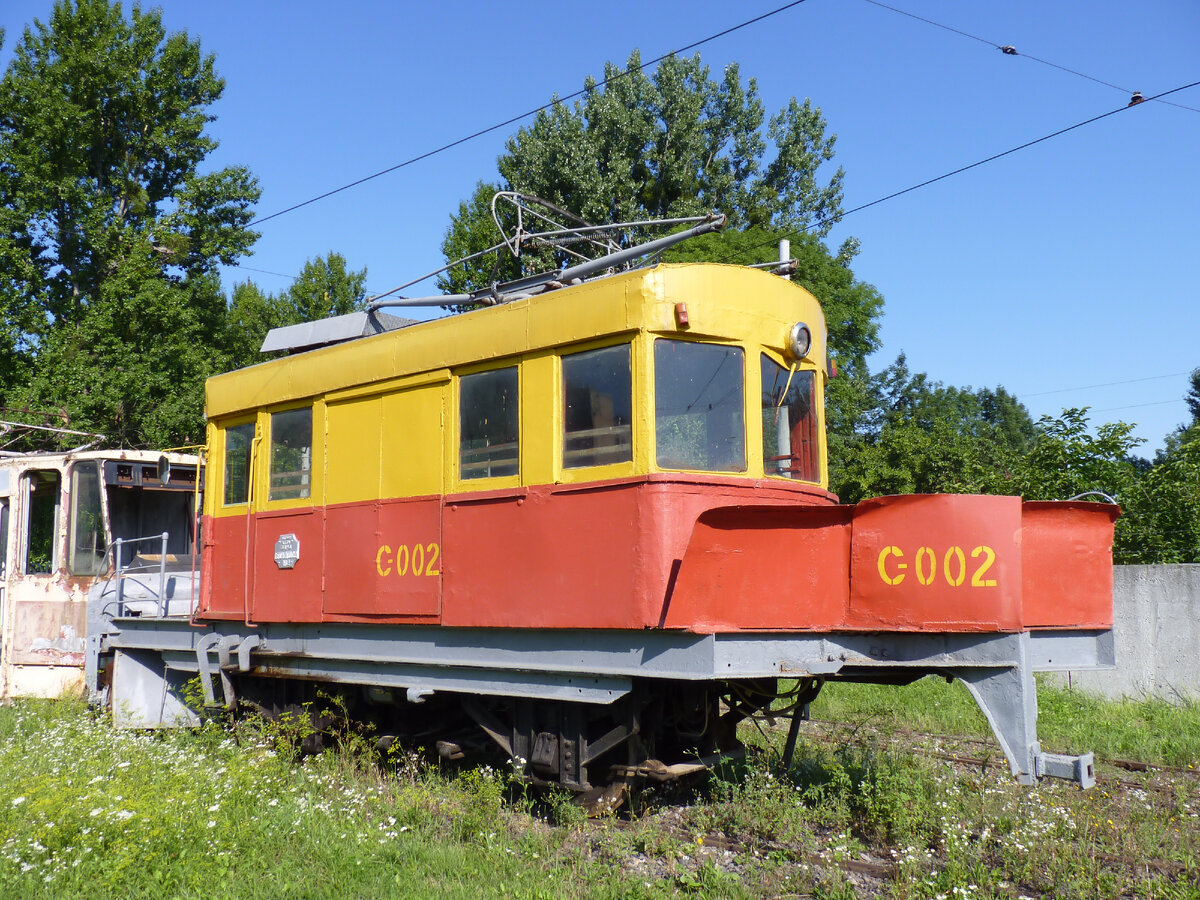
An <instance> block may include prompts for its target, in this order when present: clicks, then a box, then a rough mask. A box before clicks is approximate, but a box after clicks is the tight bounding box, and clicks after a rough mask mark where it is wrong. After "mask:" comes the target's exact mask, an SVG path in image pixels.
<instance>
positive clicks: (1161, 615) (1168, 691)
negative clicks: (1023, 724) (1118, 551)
mask: <svg viewBox="0 0 1200 900" xmlns="http://www.w3.org/2000/svg"><path fill="white" fill-rule="evenodd" d="M1113 616H1114V619H1113V623H1114V624H1113V637H1114V642H1115V644H1116V652H1117V667H1116V668H1115V669H1108V670H1101V671H1098V672H1068V673H1065V674H1063V675H1059V676H1052V680H1055V681H1059V682H1060V683H1065V684H1070V685H1071V686H1073V687H1077V688H1080V689H1081V690H1085V691H1088V692H1089V693H1094V694H1099V695H1101V696H1104V697H1113V698H1118V697H1134V698H1139V699H1141V698H1145V697H1159V698H1161V699H1163V700H1167V701H1169V702H1172V703H1176V702H1179V701H1181V700H1183V699H1190V700H1200V565H1177V566H1115V567H1114V569H1113Z"/></svg>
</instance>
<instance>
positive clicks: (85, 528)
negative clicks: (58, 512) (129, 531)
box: [67, 463, 108, 575]
mask: <svg viewBox="0 0 1200 900" xmlns="http://www.w3.org/2000/svg"><path fill="white" fill-rule="evenodd" d="M69 546H70V548H71V552H70V555H69V557H68V559H67V568H69V569H70V571H71V574H72V575H99V574H100V572H101V571H102V568H103V565H104V556H105V551H106V550H107V548H108V545H107V542H106V540H105V537H104V512H103V510H102V509H101V507H100V466H99V464H98V463H79V464H78V465H76V466H75V468H73V469H72V470H71V526H70V544H69Z"/></svg>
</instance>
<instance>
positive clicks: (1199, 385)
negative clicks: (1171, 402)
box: [1156, 369, 1200, 462]
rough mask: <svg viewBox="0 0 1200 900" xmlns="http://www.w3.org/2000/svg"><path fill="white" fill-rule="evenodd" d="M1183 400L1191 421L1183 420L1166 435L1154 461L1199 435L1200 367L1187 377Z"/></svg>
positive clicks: (1172, 452)
mask: <svg viewBox="0 0 1200 900" xmlns="http://www.w3.org/2000/svg"><path fill="white" fill-rule="evenodd" d="M1183 401H1184V403H1186V404H1187V408H1188V413H1189V414H1190V415H1191V417H1192V418H1191V421H1190V422H1184V423H1183V424H1182V425H1180V426H1179V427H1178V428H1176V429H1175V430H1174V431H1172V432H1171V433H1170V434H1168V435H1167V438H1166V441H1165V446H1164V447H1163V449H1162V450H1160V451H1159V453H1158V458H1157V459H1156V462H1164V461H1165V460H1166V459H1167V458H1168V457H1170V456H1172V455H1173V454H1174V453H1175V452H1176V451H1178V450H1179V449H1180V447H1182V446H1183V444H1185V443H1186V442H1187V441H1188V440H1190V439H1191V438H1192V437H1195V436H1198V435H1200V369H1192V374H1191V375H1190V376H1189V377H1188V391H1187V394H1186V395H1184V398H1183Z"/></svg>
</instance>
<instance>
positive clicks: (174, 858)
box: [0, 679, 1200, 900]
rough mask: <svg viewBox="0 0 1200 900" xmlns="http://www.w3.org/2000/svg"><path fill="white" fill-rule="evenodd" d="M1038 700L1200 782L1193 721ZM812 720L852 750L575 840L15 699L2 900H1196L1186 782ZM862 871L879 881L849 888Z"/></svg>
mask: <svg viewBox="0 0 1200 900" xmlns="http://www.w3.org/2000/svg"><path fill="white" fill-rule="evenodd" d="M926 682H928V683H926ZM1039 693H1040V700H1041V708H1042V715H1043V721H1042V737H1043V740H1044V741H1045V742H1046V743H1048V744H1050V745H1051V746H1054V747H1061V749H1068V748H1069V749H1074V750H1083V749H1096V750H1098V751H1100V752H1101V754H1102V755H1107V754H1106V753H1105V751H1103V750H1101V747H1100V746H1097V745H1098V744H1100V742H1101V741H1104V742H1106V743H1105V746H1108V747H1113V748H1121V755H1126V756H1128V755H1134V756H1137V755H1139V754H1140V755H1141V758H1144V759H1146V760H1147V761H1156V762H1167V763H1170V764H1172V765H1180V766H1183V767H1187V766H1188V765H1193V766H1194V765H1197V764H1200V753H1197V750H1198V748H1200V739H1198V737H1197V735H1198V733H1200V709H1197V708H1196V707H1195V706H1194V705H1193V706H1184V707H1167V706H1166V705H1165V704H1155V703H1135V704H1111V703H1104V702H1102V701H1092V700H1089V699H1087V698H1086V697H1084V696H1082V695H1078V694H1075V693H1073V692H1069V691H1063V690H1058V689H1051V688H1044V689H1042V690H1041V691H1040V692H1039ZM964 698H965V700H964ZM813 714H814V718H816V719H821V720H825V721H837V722H839V723H843V724H844V725H845V726H847V727H848V728H849V729H850V732H851V733H852V736H850V737H846V732H845V731H844V730H843V731H842V739H841V740H840V741H839V742H838V743H836V744H834V745H827V744H825V743H822V742H821V741H818V740H815V739H814V738H815V735H814V736H810V737H805V738H803V739H802V740H801V742H800V745H799V748H798V752H797V757H796V760H795V762H794V764H793V766H792V768H791V770H790V771H783V769H782V768H781V766H780V764H779V754H778V750H779V745H780V744H781V743H782V733H781V731H780V730H778V729H777V730H775V731H766V732H765V735H761V736H760V735H758V733H757V732H753V731H751V732H748V734H747V736H748V737H753V738H755V739H756V740H757V742H758V744H759V752H757V753H753V754H751V756H750V757H749V759H748V761H747V762H745V763H743V764H739V765H737V766H732V767H729V768H727V769H725V770H722V771H718V772H714V773H712V774H711V775H710V776H709V777H708V779H707V780H706V781H704V782H703V783H702V784H701V785H699V786H698V787H696V788H694V789H693V790H692V792H691V793H684V792H682V791H681V789H680V788H678V787H670V786H665V787H656V788H652V789H646V790H643V791H641V792H639V793H637V794H636V795H635V796H634V797H633V798H631V804H630V806H629V810H628V814H627V815H624V816H623V817H621V818H616V817H610V818H608V819H602V820H599V821H594V822H584V821H583V820H582V817H581V816H580V815H579V812H578V810H577V809H576V808H575V807H574V806H573V805H571V803H570V802H569V801H568V800H567V799H566V798H565V797H564V796H562V795H551V796H549V797H544V798H539V797H534V796H533V795H531V794H529V793H527V792H526V791H524V790H523V789H522V788H521V787H520V785H519V784H518V783H517V782H516V781H515V780H514V779H512V778H511V777H510V776H509V774H508V773H505V772H500V771H495V770H492V769H490V768H487V767H483V768H474V769H465V770H461V771H443V770H441V769H439V768H438V766H437V765H436V763H427V762H425V761H423V760H422V759H421V758H419V757H417V756H412V755H409V756H404V755H401V756H398V757H397V758H395V759H393V760H391V761H390V764H389V765H387V766H384V767H382V768H381V767H379V766H377V765H375V764H374V763H373V762H371V761H370V760H368V759H367V756H366V754H365V753H364V752H363V745H362V742H359V741H356V740H355V739H354V736H353V735H344V736H343V738H344V739H343V742H342V749H340V750H338V751H331V752H327V753H325V754H322V755H320V756H317V757H309V758H306V759H305V760H302V761H301V760H296V759H294V758H293V757H292V754H291V753H290V752H289V746H288V743H287V741H286V740H284V738H286V737H287V735H286V734H281V733H280V732H279V731H272V730H271V729H266V730H264V729H262V728H261V727H259V728H255V727H246V726H239V727H238V728H236V729H227V728H224V727H220V726H218V725H215V724H210V725H208V726H206V727H204V728H202V729H200V730H198V731H195V732H157V733H147V732H118V731H114V730H113V729H112V727H111V725H110V723H109V722H108V721H107V719H106V718H105V717H103V716H97V715H95V714H93V713H92V712H91V711H89V710H88V709H87V708H86V707H84V706H83V705H82V704H81V703H78V702H70V701H59V702H56V703H48V702H44V701H21V702H18V703H15V704H13V705H11V706H8V707H4V708H0V896H3V897H5V898H26V897H28V898H41V897H47V898H49V897H53V898H75V897H80V898H84V897H86V898H106V897H154V898H158V897H180V898H187V897H205V898H214V897H215V898H221V897H238V898H273V897H288V898H291V897H300V898H325V897H329V898H333V897H337V898H339V900H344V898H346V897H439V898H440V897H507V896H511V897H528V898H551V897H554V898H557V897H666V896H678V895H687V896H696V897H712V898H717V897H776V896H794V897H804V896H813V897H846V898H848V897H859V896H886V897H896V898H935V897H938V898H942V900H950V898H955V900H957V898H967V897H1005V898H1016V897H1021V896H1028V897H1033V896H1056V897H1065V898H1073V897H1110V896H1111V897H1119V896H1133V897H1162V898H1200V874H1198V873H1200V779H1197V778H1187V777H1183V776H1179V777H1176V778H1173V779H1168V780H1166V781H1162V780H1161V779H1160V780H1158V781H1156V782H1154V783H1149V782H1147V783H1145V784H1140V783H1137V784H1134V785H1132V786H1128V785H1127V786H1123V787H1121V788H1120V789H1117V788H1116V787H1114V786H1112V785H1110V784H1102V785H1100V786H1098V787H1097V788H1095V789H1093V790H1091V791H1087V792H1082V791H1079V790H1078V789H1077V788H1075V787H1073V786H1071V785H1067V784H1063V783H1055V782H1049V781H1047V782H1043V783H1042V784H1041V785H1040V786H1038V787H1037V788H1035V789H1028V788H1022V787H1020V786H1018V785H1015V784H1014V783H1013V782H1012V781H1011V779H1009V778H1008V777H1007V774H1006V772H1005V771H1003V770H995V769H991V770H987V771H980V770H978V769H975V770H964V769H961V768H960V769H955V768H952V767H951V766H949V765H948V764H947V763H945V762H940V761H937V760H933V759H930V758H927V757H923V756H920V755H918V754H914V753H913V752H911V750H910V745H908V744H900V743H894V742H893V738H895V737H898V736H900V733H901V730H902V729H916V730H920V731H929V732H938V733H960V734H980V735H982V734H983V728H984V727H985V726H984V725H983V720H982V717H981V716H980V715H979V714H978V712H977V711H976V710H974V708H973V706H971V704H970V702H969V696H968V695H966V692H965V691H962V690H961V689H960V688H958V686H956V685H947V684H945V683H941V682H933V681H931V680H930V679H926V680H925V681H923V682H918V683H917V684H915V685H912V686H910V687H908V688H903V689H899V690H897V689H892V688H875V687H871V686H862V685H846V686H838V685H835V686H831V687H830V688H828V689H827V690H826V692H825V693H823V694H822V696H821V697H820V698H819V699H818V701H817V702H816V703H815V704H814V709H813ZM812 727H816V728H817V729H820V728H821V727H823V726H821V725H819V724H817V723H814V726H809V728H812ZM1134 777H1143V778H1145V777H1146V776H1134ZM1120 857H1128V858H1130V859H1137V860H1158V861H1161V862H1160V864H1159V865H1158V866H1157V867H1156V868H1155V867H1152V868H1147V867H1145V866H1142V867H1140V868H1139V867H1138V866H1136V865H1130V864H1125V863H1121V862H1120V860H1119V858H1120ZM862 859H867V860H869V861H874V862H876V863H886V864H889V865H891V866H893V867H894V868H895V871H896V872H897V873H898V874H897V876H896V877H894V878H878V877H874V878H873V877H867V876H862V875H860V874H856V873H855V872H853V871H847V870H846V869H845V868H844V867H843V865H844V864H845V863H846V862H847V861H849V860H862ZM1114 860H1116V862H1114Z"/></svg>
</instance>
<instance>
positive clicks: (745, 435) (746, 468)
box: [648, 334, 757, 478]
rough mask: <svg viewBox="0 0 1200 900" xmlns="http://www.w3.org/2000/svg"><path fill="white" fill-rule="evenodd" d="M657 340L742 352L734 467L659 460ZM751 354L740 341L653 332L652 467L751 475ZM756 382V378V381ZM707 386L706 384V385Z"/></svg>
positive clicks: (664, 469)
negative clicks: (738, 458) (738, 454)
mask: <svg viewBox="0 0 1200 900" xmlns="http://www.w3.org/2000/svg"><path fill="white" fill-rule="evenodd" d="M660 341H671V342H674V343H679V344H694V345H699V346H704V347H718V348H721V349H723V350H728V351H734V352H735V353H738V354H741V389H742V393H741V403H740V404H738V405H737V406H736V407H735V408H736V409H737V410H738V413H739V415H740V416H741V420H742V422H741V425H742V465H741V468H737V469H708V468H697V467H692V466H672V465H667V464H664V463H662V462H660V457H659V451H660V444H661V435H660V433H659V397H658V375H659V372H658V344H659V342H660ZM750 357H751V350H750V349H749V348H748V347H747V346H746V345H745V344H743V343H741V342H738V341H727V340H726V341H723V340H717V339H706V338H693V337H691V336H688V337H683V336H680V335H667V334H654V335H652V339H651V341H650V354H649V358H650V362H651V370H650V374H649V378H648V382H649V384H648V392H649V395H650V402H651V409H650V416H649V418H650V420H651V421H652V422H653V426H652V428H653V435H654V436H653V440H652V442H651V443H652V446H651V448H650V461H651V465H652V466H653V469H654V470H655V471H660V472H692V473H701V474H704V475H715V476H722V477H729V478H745V477H748V476H750V475H751V466H752V465H753V460H754V455H753V451H754V443H753V442H754V440H755V439H754V436H753V435H752V434H751V432H750V430H749V428H748V423H749V421H750V417H749V416H748V415H747V408H748V405H749V399H750V397H751V394H750V391H749V388H750V379H749V369H748V362H747V360H749V359H750ZM756 383H757V382H756ZM705 389H707V386H706V388H705Z"/></svg>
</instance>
